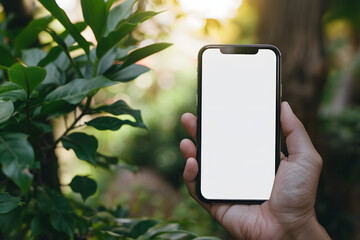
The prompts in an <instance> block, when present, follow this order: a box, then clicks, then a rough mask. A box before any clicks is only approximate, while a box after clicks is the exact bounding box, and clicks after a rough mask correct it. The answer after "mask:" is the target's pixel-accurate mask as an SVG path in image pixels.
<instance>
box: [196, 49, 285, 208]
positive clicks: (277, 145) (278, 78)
mask: <svg viewBox="0 0 360 240" xmlns="http://www.w3.org/2000/svg"><path fill="white" fill-rule="evenodd" d="M221 47H245V48H246V47H249V48H252V47H256V48H258V49H270V50H272V51H273V52H274V53H275V55H276V123H275V124H276V139H275V149H276V150H275V177H276V173H277V170H278V168H279V164H280V151H281V149H280V131H281V125H280V104H281V97H282V93H281V90H282V87H281V86H282V83H281V52H280V50H279V49H278V48H277V47H276V46H274V45H270V44H250V45H249V44H246V45H242V44H241V45H240V44H208V45H205V46H203V47H202V48H201V49H200V50H199V52H198V64H197V77H198V79H197V81H198V83H197V95H196V97H197V101H196V102H197V106H196V109H197V126H198V127H197V129H196V136H197V143H196V160H197V162H198V174H197V176H196V181H195V185H196V195H197V197H198V198H199V200H200V201H202V202H204V203H240V204H261V203H264V202H266V201H268V199H266V200H252V199H249V200H238V199H207V198H205V197H204V196H203V195H202V193H201V189H200V182H201V137H199V136H201V127H200V126H201V89H202V88H201V87H202V70H201V68H200V67H201V66H202V54H203V53H204V52H205V51H206V50H207V49H211V48H221Z"/></svg>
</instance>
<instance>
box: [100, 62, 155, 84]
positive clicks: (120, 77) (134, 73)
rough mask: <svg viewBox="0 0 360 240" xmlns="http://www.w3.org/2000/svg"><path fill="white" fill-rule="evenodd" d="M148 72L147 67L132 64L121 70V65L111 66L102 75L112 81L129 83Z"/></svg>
mask: <svg viewBox="0 0 360 240" xmlns="http://www.w3.org/2000/svg"><path fill="white" fill-rule="evenodd" d="M149 70H150V69H149V68H148V67H145V66H143V65H139V64H132V65H130V66H128V67H127V68H122V67H121V64H116V65H113V66H111V67H110V68H109V69H108V70H107V71H106V72H105V73H104V75H105V76H106V77H107V78H109V79H110V80H113V81H117V82H129V81H131V80H134V79H135V78H137V77H138V76H140V75H141V74H143V73H146V72H147V71H149Z"/></svg>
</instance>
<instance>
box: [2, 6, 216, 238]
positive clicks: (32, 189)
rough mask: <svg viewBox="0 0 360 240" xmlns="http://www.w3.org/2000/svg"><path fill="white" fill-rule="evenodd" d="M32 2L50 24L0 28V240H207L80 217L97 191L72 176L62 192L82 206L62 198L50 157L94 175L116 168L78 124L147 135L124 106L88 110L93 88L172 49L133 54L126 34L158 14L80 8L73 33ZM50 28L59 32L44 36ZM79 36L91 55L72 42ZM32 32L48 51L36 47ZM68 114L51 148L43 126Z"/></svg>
mask: <svg viewBox="0 0 360 240" xmlns="http://www.w3.org/2000/svg"><path fill="white" fill-rule="evenodd" d="M39 2H40V3H41V4H42V5H43V6H44V7H45V8H46V9H47V10H48V11H49V12H50V14H51V16H46V17H43V18H39V19H34V20H32V21H31V22H30V23H29V24H28V25H27V26H26V27H25V28H24V29H20V31H19V30H15V31H13V30H10V29H9V28H8V26H7V24H8V22H9V21H8V18H9V16H8V18H5V20H3V22H2V23H1V24H0V55H1V57H0V68H1V69H2V70H1V73H0V80H1V82H0V83H1V84H0V108H1V111H0V153H1V154H0V164H1V171H0V188H1V193H0V238H1V239H198V240H200V239H213V238H203V237H198V236H197V235H196V234H194V233H191V232H187V231H183V230H180V224H179V223H176V222H164V221H159V220H152V219H130V218H126V211H125V210H124V209H122V208H121V206H117V207H116V208H115V209H106V208H104V207H101V206H100V207H98V208H91V207H89V206H88V205H86V204H85V202H86V199H87V198H88V197H90V196H92V195H93V194H94V193H95V192H96V189H97V183H96V181H95V180H93V179H92V178H91V177H89V176H75V177H74V178H73V179H72V181H71V183H70V184H69V186H70V188H71V189H72V191H73V192H74V193H78V194H80V195H81V197H82V200H83V202H79V201H75V200H73V199H71V198H68V197H66V196H64V194H63V193H62V192H61V190H60V182H59V176H58V171H57V170H58V162H57V157H56V155H55V148H57V147H61V146H62V147H63V148H65V149H68V150H69V149H72V150H73V151H74V152H75V154H76V156H77V157H78V159H79V160H82V161H86V162H88V163H89V164H91V165H93V166H96V167H103V168H105V169H109V167H110V166H111V165H116V164H118V163H117V161H116V160H115V161H114V158H111V157H108V156H105V155H103V154H101V153H99V152H98V151H97V148H98V140H97V138H96V137H95V136H91V135H88V134H86V133H84V132H80V131H77V128H76V127H77V124H78V122H79V121H80V120H81V119H82V118H83V117H84V116H85V115H87V116H92V120H90V121H88V122H86V123H85V124H86V125H87V126H89V127H93V128H96V129H98V130H113V131H114V130H118V129H119V128H121V127H122V126H123V125H125V124H126V125H130V126H133V127H139V128H146V126H145V124H144V122H143V120H142V117H141V113H140V111H139V110H134V109H132V108H131V107H130V106H129V105H128V104H127V103H126V102H125V101H123V100H119V101H117V102H115V103H112V104H110V105H101V106H94V104H92V99H93V98H94V96H95V95H96V94H97V92H98V91H99V90H100V89H102V88H106V87H109V86H112V85H115V84H120V83H126V82H129V81H131V80H133V79H135V78H136V77H138V76H139V75H141V74H143V73H145V72H147V71H148V70H149V69H148V68H147V67H145V66H142V65H139V64H137V62H138V61H139V60H141V59H143V58H145V57H147V56H149V55H151V54H154V53H157V52H159V51H162V50H163V49H165V48H167V47H169V46H170V45H171V44H168V43H155V44H152V45H149V46H146V47H143V48H136V47H135V46H134V45H133V44H134V43H136V40H135V39H133V38H132V37H131V33H132V31H134V29H135V28H136V27H137V26H138V25H139V24H141V23H142V22H144V21H145V20H147V19H149V18H152V17H154V16H155V15H157V14H158V13H156V12H151V11H145V12H141V11H135V12H134V11H133V6H134V4H135V2H136V0H126V1H123V2H122V3H121V4H118V5H116V6H113V5H114V3H115V2H116V1H115V0H108V1H106V2H105V1H104V0H81V6H82V12H83V16H84V20H85V21H84V22H79V23H75V24H73V23H72V22H71V21H70V20H69V18H68V17H67V15H66V13H65V12H64V11H63V10H62V9H61V8H60V7H59V6H58V5H57V4H56V1H55V0H39ZM55 19H57V20H58V21H59V22H60V23H61V24H62V25H63V26H64V28H65V30H64V31H63V32H60V33H59V32H56V31H55V29H51V27H50V25H49V24H50V23H51V22H52V21H53V20H55ZM87 26H89V27H90V28H91V30H92V31H93V33H94V36H95V38H96V41H97V44H96V46H94V45H93V44H91V43H90V42H88V41H87V40H86V39H85V38H84V37H83V36H82V35H81V32H82V31H83V30H84V29H85V28H86V27H87ZM41 32H46V33H47V34H48V35H49V36H51V38H52V41H51V42H49V43H46V44H42V45H40V44H39V42H38V37H39V34H40V33H41ZM34 46H36V47H34ZM135 48H136V49H135ZM130 49H131V51H130ZM79 52H80V53H79ZM70 113H72V114H74V121H73V122H72V123H71V124H70V126H68V127H67V129H66V130H65V131H64V132H63V134H62V135H61V136H60V137H58V138H56V139H54V137H53V135H52V128H53V126H52V119H54V118H59V117H64V116H65V115H68V114H70ZM102 113H103V114H106V116H99V114H102ZM124 115H127V116H131V119H132V120H129V119H128V118H127V119H124V118H121V117H122V116H124ZM60 143H61V144H60Z"/></svg>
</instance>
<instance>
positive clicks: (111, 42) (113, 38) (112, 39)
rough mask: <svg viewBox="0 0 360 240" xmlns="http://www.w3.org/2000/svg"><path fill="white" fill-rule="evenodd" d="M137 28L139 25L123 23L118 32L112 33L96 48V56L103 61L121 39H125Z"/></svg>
mask: <svg viewBox="0 0 360 240" xmlns="http://www.w3.org/2000/svg"><path fill="white" fill-rule="evenodd" d="M136 26H137V24H132V23H123V24H121V25H120V27H119V28H118V29H117V30H115V31H113V32H111V33H110V34H109V35H108V36H106V37H104V38H102V39H100V41H99V43H98V45H97V48H96V56H97V57H98V58H99V59H101V58H102V57H103V56H104V55H105V54H106V53H107V52H108V51H109V50H110V49H111V48H113V47H114V46H115V45H116V44H117V43H118V42H119V41H120V40H121V39H123V38H124V37H125V36H126V35H128V34H129V33H130V32H131V31H132V30H134V28H135V27H136Z"/></svg>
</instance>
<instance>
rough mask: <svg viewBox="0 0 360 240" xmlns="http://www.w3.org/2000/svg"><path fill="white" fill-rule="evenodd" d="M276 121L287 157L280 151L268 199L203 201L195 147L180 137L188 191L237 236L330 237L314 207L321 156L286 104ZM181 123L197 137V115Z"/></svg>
mask: <svg viewBox="0 0 360 240" xmlns="http://www.w3.org/2000/svg"><path fill="white" fill-rule="evenodd" d="M280 121H281V126H282V131H283V133H284V135H285V137H286V145H287V148H288V152H289V156H287V157H286V156H284V154H283V153H281V162H280V165H279V169H278V171H277V174H276V177H275V182H274V186H273V190H272V193H271V196H270V200H269V201H266V202H264V203H263V204H261V205H241V204H207V203H203V202H201V201H200V200H199V199H198V197H197V195H196V189H195V178H196V175H197V173H198V164H197V161H196V159H195V157H196V148H195V145H194V144H193V143H192V142H191V141H190V140H189V139H184V140H182V141H181V143H180V149H181V151H182V153H183V155H184V157H185V159H187V161H186V166H185V170H184V180H185V183H186V186H187V189H188V191H189V193H190V194H191V196H192V197H193V198H194V199H195V200H196V201H198V202H199V203H200V205H201V206H203V207H204V208H205V209H206V210H207V211H208V212H209V213H210V214H211V215H212V216H213V217H214V218H215V219H216V220H217V221H218V222H219V223H220V224H221V225H222V226H223V227H224V228H225V229H226V230H227V231H228V232H229V233H230V234H231V235H232V236H234V237H235V238H236V239H306V238H307V239H330V238H329V236H328V235H327V233H326V231H325V230H324V229H323V228H322V226H321V225H320V224H319V223H318V221H317V219H316V215H315V210H314V204H315V196H316V190H317V185H318V181H319V176H320V172H321V168H322V159H321V157H320V155H319V154H318V153H317V151H316V150H315V148H314V146H313V145H312V143H311V140H310V138H309V136H308V134H307V133H306V131H305V128H304V126H303V125H302V123H301V122H300V121H299V119H297V117H296V116H295V114H294V113H293V112H292V110H291V108H290V106H289V104H288V103H287V102H283V103H282V104H281V116H280ZM181 122H182V124H183V126H184V127H185V129H186V130H187V132H188V133H189V134H190V136H191V137H192V138H193V139H194V140H195V141H196V117H195V116H194V115H192V114H190V113H185V114H184V115H183V116H182V118H181ZM219 127H221V126H219Z"/></svg>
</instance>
